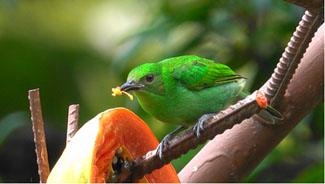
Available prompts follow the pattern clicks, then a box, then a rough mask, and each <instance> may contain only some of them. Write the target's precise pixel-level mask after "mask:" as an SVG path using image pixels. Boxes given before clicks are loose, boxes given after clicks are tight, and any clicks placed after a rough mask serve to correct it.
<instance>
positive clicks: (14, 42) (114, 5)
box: [0, 0, 324, 182]
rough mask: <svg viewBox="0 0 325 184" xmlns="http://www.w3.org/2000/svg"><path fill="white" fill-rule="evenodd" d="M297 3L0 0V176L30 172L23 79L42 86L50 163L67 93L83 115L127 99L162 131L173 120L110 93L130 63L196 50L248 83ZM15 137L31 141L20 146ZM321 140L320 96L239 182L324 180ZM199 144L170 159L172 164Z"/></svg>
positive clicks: (277, 50) (58, 146)
mask: <svg viewBox="0 0 325 184" xmlns="http://www.w3.org/2000/svg"><path fill="white" fill-rule="evenodd" d="M302 13H303V9H302V8H300V7H297V6H294V5H290V4H287V3H285V2H283V1H271V0H264V1H260V0H246V1H238V0H237V1H234V0H228V1H216V0H200V1H197V0H179V1H172V0H163V1H150V0H138V1H131V0H123V1H90V0H89V1H59V0H56V1H18V0H0V69H1V71H0V84H1V86H2V89H1V92H0V101H1V107H2V108H0V146H1V147H0V181H4V182H28V181H33V182H36V181H38V177H37V170H36V160H35V156H32V155H34V152H33V149H34V147H33V145H32V140H33V138H32V134H31V123H30V120H29V118H26V116H27V117H28V115H27V114H28V113H29V103H28V99H27V91H28V90H29V89H33V88H40V94H41V102H42V109H43V116H44V120H45V122H46V133H47V139H48V149H49V158H50V164H51V166H53V164H54V162H55V161H56V159H57V158H58V156H59V155H60V152H61V151H62V149H63V148H64V144H65V142H64V134H65V131H66V130H65V127H66V121H67V120H66V118H67V110H68V105H69V104H73V103H78V104H80V106H81V109H80V123H81V124H83V123H85V122H86V121H87V120H89V119H91V118H92V117H93V116H95V115H96V114H98V113H99V112H101V111H104V110H106V109H108V108H114V107H117V106H123V107H126V108H129V109H131V110H132V111H134V112H135V113H137V114H138V115H139V116H140V117H141V118H142V119H144V120H145V121H146V122H147V123H148V125H149V126H150V128H151V129H152V130H153V132H154V133H155V134H156V136H157V138H158V139H159V140H160V139H162V138H163V136H164V135H166V134H167V133H168V132H170V131H171V130H173V129H174V128H175V126H173V125H167V124H163V123H161V122H159V121H157V120H155V119H154V118H153V117H151V116H150V115H148V114H146V113H145V112H144V111H143V110H142V109H141V108H140V107H139V105H138V103H137V102H136V100H135V101H130V100H128V98H127V97H126V96H122V97H116V98H112V96H111V88H112V87H115V86H118V85H121V84H122V83H123V82H124V81H125V79H126V76H127V74H128V72H129V71H130V70H131V69H132V68H133V67H135V66H138V65H140V64H143V63H146V62H157V61H159V60H162V59H164V58H168V57H173V56H179V55H186V54H195V55H199V56H201V57H206V58H210V59H213V60H216V61H218V62H221V63H225V64H227V65H229V66H230V67H232V68H233V69H234V70H235V71H236V72H238V73H239V74H241V75H243V76H246V77H247V78H248V79H249V80H248V84H247V89H248V90H251V91H253V90H254V89H257V88H258V87H259V86H261V85H262V84H263V83H264V82H265V81H266V80H267V79H268V78H269V76H270V75H271V74H272V72H273V69H274V67H275V65H276V63H277V61H278V59H279V58H280V56H281V54H282V51H283V50H284V48H285V46H286V44H287V42H288V40H289V38H290V36H291V35H292V33H293V31H294V30H295V27H296V25H297V24H298V21H299V20H300V18H301V16H302ZM184 108H186V107H184ZM59 137H61V138H59ZM50 139H51V140H50ZM3 141H5V142H3ZM17 142H19V143H25V144H24V145H29V147H30V149H28V150H27V149H24V150H23V151H19V150H21V147H18V145H17V144H16V143H17ZM323 142H324V106H323V105H320V106H319V107H317V108H316V109H315V110H314V111H313V112H311V113H310V115H309V116H308V117H306V118H305V119H304V120H303V121H302V122H301V123H300V124H299V125H298V126H297V127H296V128H295V129H294V130H293V132H291V133H290V134H289V135H288V136H287V138H285V139H284V140H283V141H282V143H281V144H280V145H279V146H278V147H277V148H276V149H275V150H274V151H273V152H272V153H271V154H270V155H269V156H268V157H267V158H266V159H265V160H264V161H263V162H262V163H261V164H260V166H259V167H258V168H257V169H256V170H255V171H254V172H253V173H252V174H251V175H250V176H249V177H248V178H247V179H246V180H245V182H323V181H324V179H323V178H324V169H323V166H324V164H323V161H324V160H323V155H324V151H323V147H324V146H323ZM29 147H28V148H29ZM198 150H199V149H196V150H194V151H191V152H190V153H189V154H187V155H185V156H183V157H182V158H180V159H178V160H175V161H173V165H174V166H175V168H176V169H177V171H180V170H181V168H182V167H183V166H184V165H186V163H187V162H188V161H189V160H190V159H191V158H192V157H193V156H194V155H195V154H196V152H197V151H198ZM12 153H15V154H12ZM17 157H22V158H23V159H21V160H20V161H19V162H18V163H17V161H15V159H16V158H17ZM26 168H29V169H26ZM284 173H285V174H284Z"/></svg>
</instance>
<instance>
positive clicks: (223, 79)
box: [173, 58, 244, 90]
mask: <svg viewBox="0 0 325 184" xmlns="http://www.w3.org/2000/svg"><path fill="white" fill-rule="evenodd" d="M173 76H174V78H175V79H176V80H178V81H179V82H180V83H181V84H182V85H184V86H185V87H186V88H188V89H191V90H201V89H203V88H208V87H213V86H217V85H221V84H225V83H230V82H235V81H237V80H238V79H241V78H244V77H242V76H240V75H237V74H236V73H235V72H234V71H232V70H231V69H230V68H229V67H228V66H226V65H223V64H218V63H215V62H214V61H212V60H208V59H204V58H200V59H196V60H187V61H182V62H181V63H179V64H178V66H175V67H174V71H173Z"/></svg>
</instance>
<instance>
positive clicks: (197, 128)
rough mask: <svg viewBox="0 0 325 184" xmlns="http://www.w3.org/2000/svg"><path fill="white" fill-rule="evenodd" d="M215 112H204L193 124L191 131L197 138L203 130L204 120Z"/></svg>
mask: <svg viewBox="0 0 325 184" xmlns="http://www.w3.org/2000/svg"><path fill="white" fill-rule="evenodd" d="M215 114H217V113H209V114H204V115H202V116H201V117H200V118H199V120H198V121H197V122H196V124H195V125H194V126H193V132H194V134H195V135H196V137H197V138H200V136H201V131H202V130H204V128H203V124H204V121H205V120H207V119H209V118H210V117H211V116H213V115H215Z"/></svg>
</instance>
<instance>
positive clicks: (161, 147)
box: [156, 126, 186, 162]
mask: <svg viewBox="0 0 325 184" xmlns="http://www.w3.org/2000/svg"><path fill="white" fill-rule="evenodd" d="M184 129H186V127H184V126H180V127H178V128H177V129H175V130H174V131H172V132H170V133H169V134H167V135H166V136H165V137H164V138H163V139H162V140H161V142H160V143H159V145H158V146H157V148H156V150H157V154H158V156H159V158H160V160H161V161H162V162H163V161H164V154H163V151H164V150H165V149H168V146H169V142H170V140H172V138H174V136H175V135H176V134H178V133H179V132H180V131H182V130H184Z"/></svg>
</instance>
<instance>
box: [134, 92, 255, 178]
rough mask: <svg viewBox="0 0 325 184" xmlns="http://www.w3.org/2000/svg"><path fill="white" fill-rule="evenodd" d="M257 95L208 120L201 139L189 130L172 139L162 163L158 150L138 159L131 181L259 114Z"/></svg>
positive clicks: (164, 153) (164, 152)
mask: <svg viewBox="0 0 325 184" xmlns="http://www.w3.org/2000/svg"><path fill="white" fill-rule="evenodd" d="M256 94H257V93H253V94H252V95H250V96H248V97H246V98H245V99H244V100H241V101H239V102H238V103H236V104H235V105H232V106H230V107H229V108H227V109H226V110H223V111H221V112H220V113H218V114H217V115H214V116H213V117H211V118H209V119H208V120H206V121H205V122H204V126H203V128H204V131H202V133H201V136H200V139H198V138H197V137H196V135H195V134H194V133H193V131H192V130H188V131H186V132H185V133H184V134H183V135H180V136H177V137H175V138H174V139H172V140H171V141H170V142H169V146H168V148H169V149H165V150H163V155H164V159H163V161H161V159H160V158H159V156H158V154H157V153H156V151H157V150H153V151H150V152H148V153H147V154H146V155H144V156H142V157H140V158H138V159H136V160H135V161H134V162H133V163H132V165H133V169H132V173H131V176H130V177H131V179H132V180H131V181H135V180H137V179H139V178H142V177H143V176H144V175H145V174H149V173H151V172H152V171H153V170H155V169H159V168H161V167H162V166H164V165H165V164H166V163H169V162H170V161H171V160H173V159H176V158H178V157H180V156H181V155H182V154H185V153H187V152H188V151H189V150H191V149H194V148H196V147H197V146H198V145H199V144H203V143H204V142H206V141H207V140H209V139H212V138H213V137H215V136H216V135H218V134H221V133H223V132H224V131H225V130H227V129H230V128H232V127H233V126H234V125H235V124H238V123H240V122H242V121H243V120H244V119H246V118H249V117H251V116H252V115H253V114H255V113H257V112H259V111H260V110H261V107H260V106H259V105H258V103H257V101H256Z"/></svg>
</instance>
